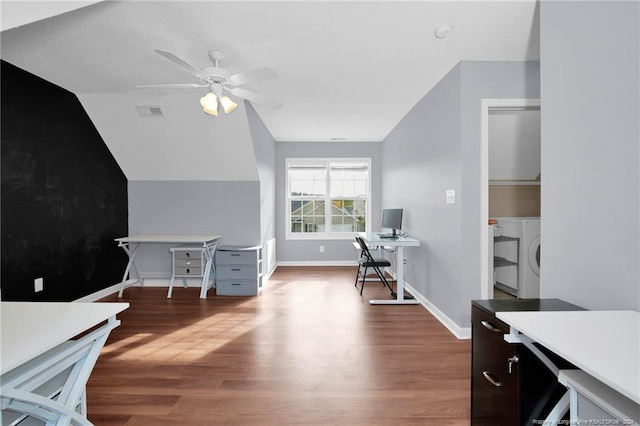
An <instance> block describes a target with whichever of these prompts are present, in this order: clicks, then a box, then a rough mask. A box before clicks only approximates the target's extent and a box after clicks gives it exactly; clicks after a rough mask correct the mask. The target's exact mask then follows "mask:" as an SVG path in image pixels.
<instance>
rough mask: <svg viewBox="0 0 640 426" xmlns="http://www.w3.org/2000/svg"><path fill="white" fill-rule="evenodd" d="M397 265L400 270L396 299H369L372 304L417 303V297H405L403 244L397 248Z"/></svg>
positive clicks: (397, 272) (397, 274) (398, 272)
mask: <svg viewBox="0 0 640 426" xmlns="http://www.w3.org/2000/svg"><path fill="white" fill-rule="evenodd" d="M396 265H398V270H397V271H396V278H397V286H398V287H397V289H396V291H397V293H396V298H395V299H372V300H369V303H370V304H371V305H417V304H419V303H420V302H418V301H417V300H415V299H405V298H404V250H403V247H402V246H397V248H396Z"/></svg>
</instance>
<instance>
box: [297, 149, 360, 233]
mask: <svg viewBox="0 0 640 426" xmlns="http://www.w3.org/2000/svg"><path fill="white" fill-rule="evenodd" d="M306 161H309V160H306ZM287 165H288V177H289V182H288V184H289V191H288V192H289V194H288V198H289V224H290V227H289V231H290V235H312V234H315V235H318V234H323V235H327V236H328V235H331V234H338V235H343V234H347V233H350V234H352V233H355V232H363V231H365V230H366V223H367V207H368V202H369V164H368V162H362V161H357V162H354V161H335V160H326V161H325V162H324V163H323V164H322V166H320V165H319V163H310V162H306V163H305V160H301V161H300V164H298V163H297V162H295V161H289V160H288V161H287ZM327 194H328V195H327Z"/></svg>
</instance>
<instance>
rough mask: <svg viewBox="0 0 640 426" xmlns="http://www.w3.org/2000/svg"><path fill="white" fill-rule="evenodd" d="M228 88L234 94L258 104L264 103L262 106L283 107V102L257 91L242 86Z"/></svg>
mask: <svg viewBox="0 0 640 426" xmlns="http://www.w3.org/2000/svg"><path fill="white" fill-rule="evenodd" d="M228 90H229V92H230V93H231V94H232V95H234V96H237V97H239V98H242V99H246V100H248V101H249V102H251V103H254V104H257V105H262V106H266V107H269V108H273V109H280V108H282V103H280V102H278V101H275V100H273V99H270V98H267V97H265V96H262V95H258V94H257V93H254V92H250V91H248V90H245V89H242V88H240V87H235V88H233V89H228Z"/></svg>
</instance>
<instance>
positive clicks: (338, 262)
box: [278, 260, 358, 266]
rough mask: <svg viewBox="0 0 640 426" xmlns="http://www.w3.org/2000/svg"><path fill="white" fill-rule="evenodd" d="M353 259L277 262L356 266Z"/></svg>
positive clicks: (283, 263) (280, 264)
mask: <svg viewBox="0 0 640 426" xmlns="http://www.w3.org/2000/svg"><path fill="white" fill-rule="evenodd" d="M357 264H358V262H357V261H355V260H319V261H308V260H301V261H286V262H278V266H356V265H357Z"/></svg>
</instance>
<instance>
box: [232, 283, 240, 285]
mask: <svg viewBox="0 0 640 426" xmlns="http://www.w3.org/2000/svg"><path fill="white" fill-rule="evenodd" d="M231 285H242V284H240V283H231Z"/></svg>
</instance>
